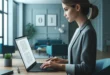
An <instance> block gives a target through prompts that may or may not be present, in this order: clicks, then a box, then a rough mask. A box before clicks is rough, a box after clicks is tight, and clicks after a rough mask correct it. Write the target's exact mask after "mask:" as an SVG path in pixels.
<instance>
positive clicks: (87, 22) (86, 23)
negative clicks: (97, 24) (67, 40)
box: [80, 20, 91, 31]
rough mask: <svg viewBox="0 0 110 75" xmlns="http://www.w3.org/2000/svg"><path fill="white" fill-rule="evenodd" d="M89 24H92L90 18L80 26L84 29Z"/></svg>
mask: <svg viewBox="0 0 110 75" xmlns="http://www.w3.org/2000/svg"><path fill="white" fill-rule="evenodd" d="M87 25H91V22H90V20H87V21H86V22H85V23H84V24H83V25H82V26H81V27H80V31H82V30H83V29H84V28H85V27H86V26H87Z"/></svg>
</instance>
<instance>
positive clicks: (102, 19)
mask: <svg viewBox="0 0 110 75" xmlns="http://www.w3.org/2000/svg"><path fill="white" fill-rule="evenodd" d="M91 2H92V3H93V4H95V5H96V6H98V9H99V14H98V16H97V18H95V19H94V20H92V24H93V26H94V28H95V30H96V32H97V49H98V50H100V51H107V49H106V47H107V45H106V43H107V41H110V29H109V28H110V21H109V20H110V14H109V13H110V9H109V7H110V0H93V1H92V0H91Z"/></svg>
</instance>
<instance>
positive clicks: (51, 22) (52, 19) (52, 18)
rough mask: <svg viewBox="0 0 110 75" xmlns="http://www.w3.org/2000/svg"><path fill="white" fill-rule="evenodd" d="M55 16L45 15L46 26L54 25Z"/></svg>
mask: <svg viewBox="0 0 110 75" xmlns="http://www.w3.org/2000/svg"><path fill="white" fill-rule="evenodd" d="M56 18H57V16H56V15H47V20H48V22H47V25H48V26H56V23H57V22H56Z"/></svg>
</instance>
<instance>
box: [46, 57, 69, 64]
mask: <svg viewBox="0 0 110 75" xmlns="http://www.w3.org/2000/svg"><path fill="white" fill-rule="evenodd" d="M50 60H51V61H54V62H56V63H68V61H67V60H66V59H62V58H58V57H53V58H49V59H47V60H46V61H50Z"/></svg>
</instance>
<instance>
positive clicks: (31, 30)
mask: <svg viewBox="0 0 110 75" xmlns="http://www.w3.org/2000/svg"><path fill="white" fill-rule="evenodd" d="M35 33H36V29H35V26H34V25H33V24H31V23H28V24H27V25H26V27H25V33H24V34H25V36H27V38H28V39H31V38H33V37H34V35H35Z"/></svg>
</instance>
